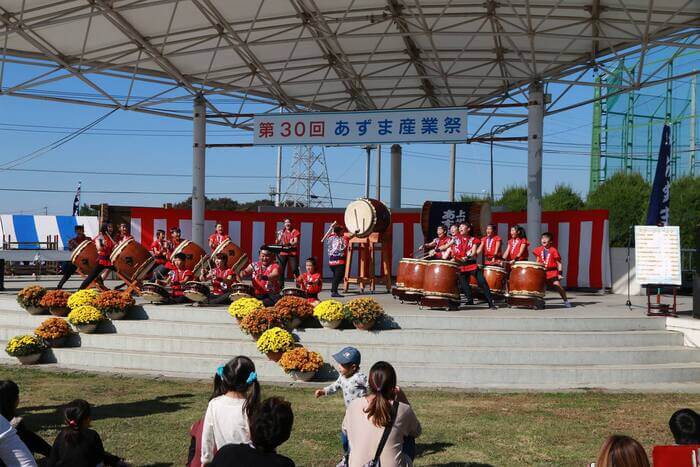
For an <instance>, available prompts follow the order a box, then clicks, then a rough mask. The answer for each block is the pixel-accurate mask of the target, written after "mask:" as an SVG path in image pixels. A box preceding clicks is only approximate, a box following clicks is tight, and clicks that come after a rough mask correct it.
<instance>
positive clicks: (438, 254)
mask: <svg viewBox="0 0 700 467" xmlns="http://www.w3.org/2000/svg"><path fill="white" fill-rule="evenodd" d="M450 240H451V238H450V237H449V236H448V235H447V229H445V226H444V225H438V226H437V237H435V238H434V239H433V240H432V241H431V242H429V243H426V244H424V245H421V246H420V248H419V250H421V251H425V252H426V254H425V259H445V257H446V256H447V254H446V251H447V250H449V248H450Z"/></svg>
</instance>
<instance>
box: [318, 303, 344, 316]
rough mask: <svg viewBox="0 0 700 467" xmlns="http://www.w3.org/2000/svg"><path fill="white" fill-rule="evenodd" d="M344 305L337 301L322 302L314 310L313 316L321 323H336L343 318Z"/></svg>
mask: <svg viewBox="0 0 700 467" xmlns="http://www.w3.org/2000/svg"><path fill="white" fill-rule="evenodd" d="M345 312H346V309H345V305H343V304H342V303H340V302H339V301H338V300H324V301H322V302H321V303H319V304H318V305H316V307H315V308H314V316H315V317H316V318H318V319H320V320H321V321H336V320H339V319H343V318H344V317H345Z"/></svg>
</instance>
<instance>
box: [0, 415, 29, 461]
mask: <svg viewBox="0 0 700 467" xmlns="http://www.w3.org/2000/svg"><path fill="white" fill-rule="evenodd" d="M0 463H5V464H6V465H9V466H11V467H36V461H35V460H34V456H32V453H31V452H29V449H27V446H25V445H24V443H23V442H22V440H21V439H19V436H17V430H15V429H14V428H13V427H12V425H10V422H9V421H7V420H6V419H5V417H3V416H0Z"/></svg>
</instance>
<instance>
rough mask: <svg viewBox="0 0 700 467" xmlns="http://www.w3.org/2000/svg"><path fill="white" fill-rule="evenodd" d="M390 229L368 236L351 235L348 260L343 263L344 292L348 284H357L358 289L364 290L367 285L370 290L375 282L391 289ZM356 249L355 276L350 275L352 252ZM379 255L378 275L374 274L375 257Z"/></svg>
mask: <svg viewBox="0 0 700 467" xmlns="http://www.w3.org/2000/svg"><path fill="white" fill-rule="evenodd" d="M390 245H391V230H387V231H386V232H382V233H378V232H375V233H372V234H370V235H369V237H363V238H358V237H353V238H351V239H350V241H349V243H348V260H347V262H346V263H345V279H344V285H345V289H344V290H345V292H347V291H348V288H349V287H350V284H357V285H358V286H359V287H360V291H361V292H364V291H365V287H366V286H369V287H370V290H371V291H372V292H374V291H375V289H376V286H377V284H382V285H384V286H386V290H387V291H390V290H391V255H390ZM355 251H357V256H358V261H359V263H358V268H357V277H353V276H352V261H353V256H354V255H353V253H354V252H355ZM378 255H381V258H382V259H381V270H380V273H379V275H378V276H377V275H376V274H375V264H376V263H375V258H377V256H378Z"/></svg>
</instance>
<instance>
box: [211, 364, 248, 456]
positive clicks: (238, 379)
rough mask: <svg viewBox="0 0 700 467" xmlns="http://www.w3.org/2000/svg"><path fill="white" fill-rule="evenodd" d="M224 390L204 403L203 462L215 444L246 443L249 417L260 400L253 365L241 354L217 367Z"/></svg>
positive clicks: (213, 449)
mask: <svg viewBox="0 0 700 467" xmlns="http://www.w3.org/2000/svg"><path fill="white" fill-rule="evenodd" d="M216 373H217V374H218V375H219V377H220V378H221V385H222V388H223V391H225V393H224V394H223V395H221V396H218V397H215V398H213V399H212V400H211V401H209V405H208V406H207V413H206V415H204V427H203V428H202V456H201V463H202V465H207V464H209V463H210V462H211V461H212V459H213V458H214V454H215V449H216V446H218V447H222V446H225V445H226V444H249V443H250V442H251V439H250V419H251V417H252V415H253V413H254V412H255V410H256V409H257V407H258V404H259V403H260V384H259V383H258V375H257V374H256V373H255V364H254V363H253V361H252V360H251V359H250V358H248V357H244V356H238V357H235V358H233V359H232V360H230V361H229V362H228V363H227V364H226V365H222V366H220V367H219V368H217V370H216Z"/></svg>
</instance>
